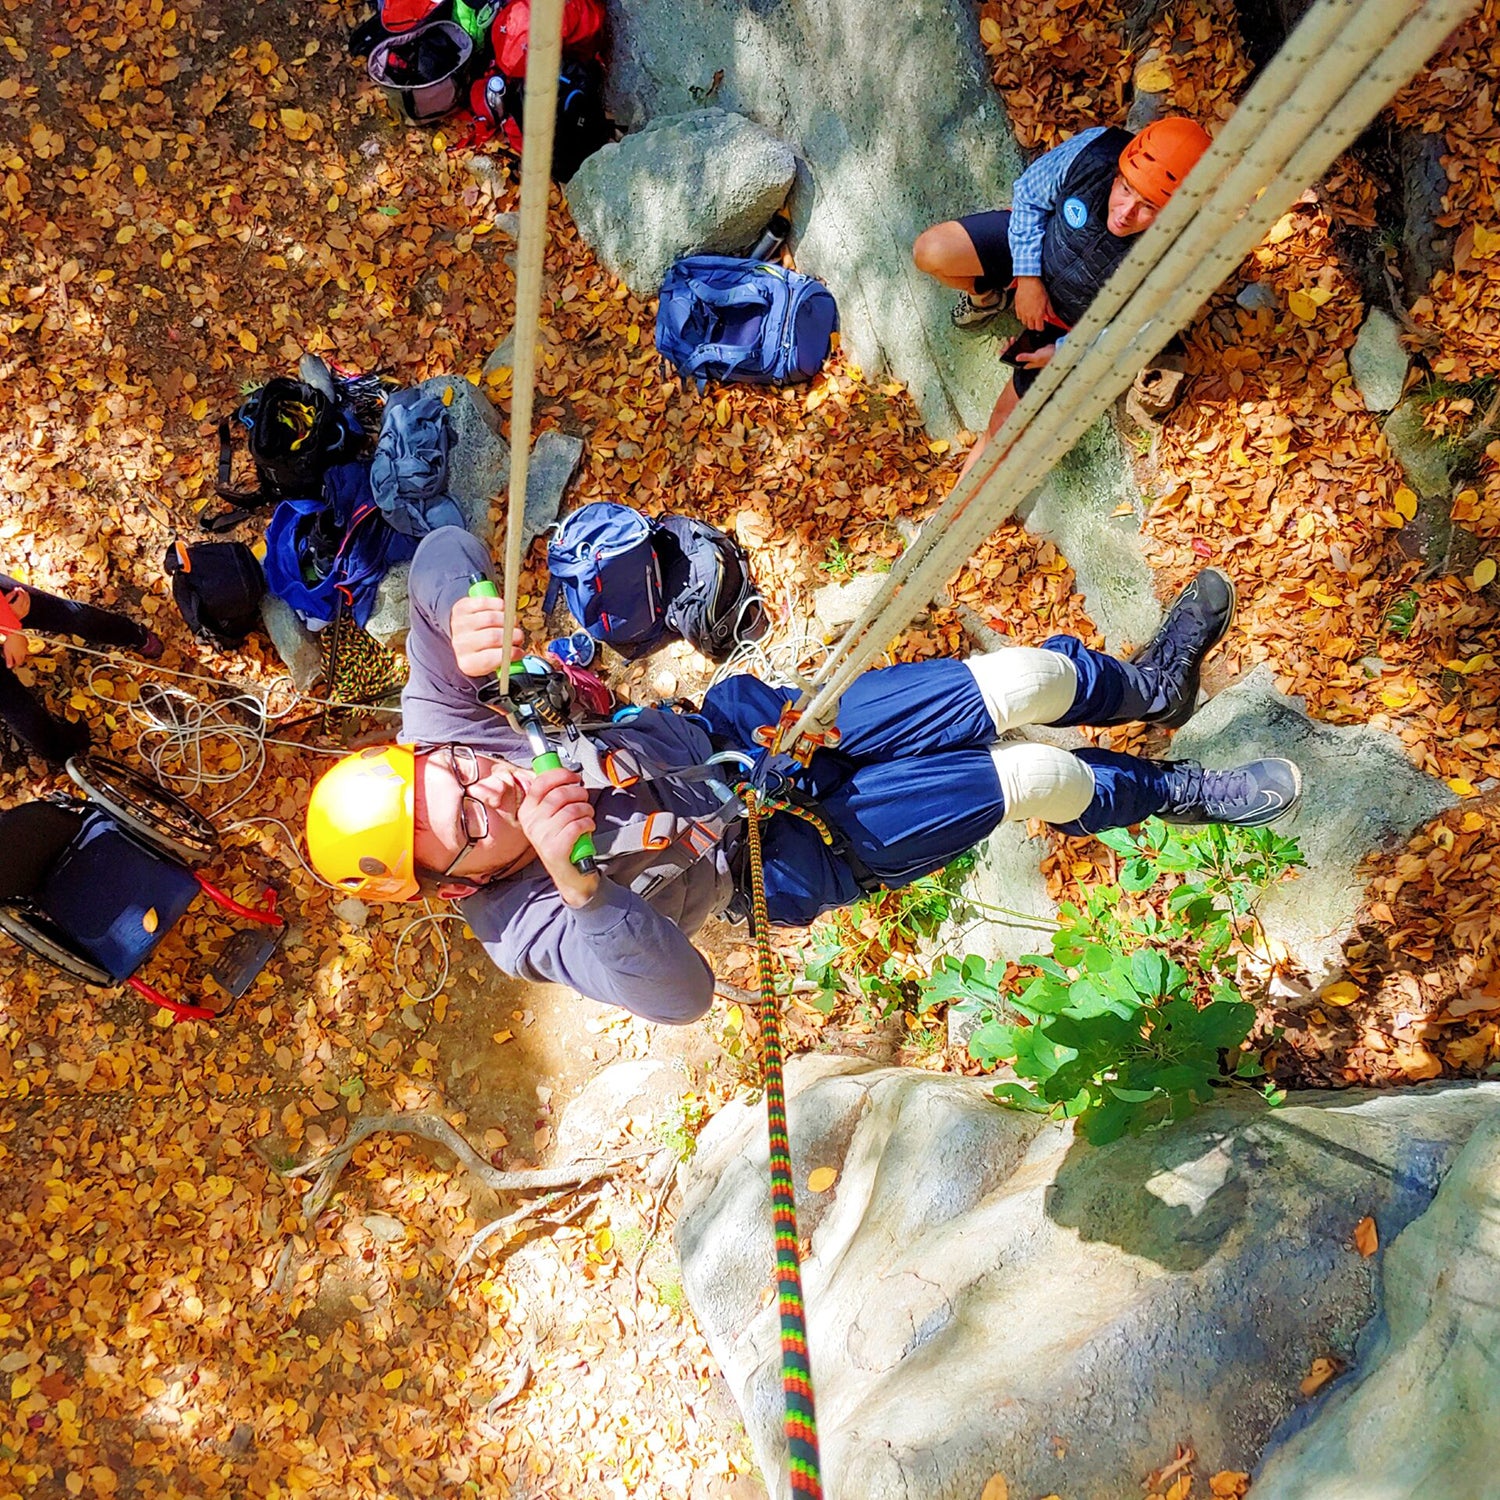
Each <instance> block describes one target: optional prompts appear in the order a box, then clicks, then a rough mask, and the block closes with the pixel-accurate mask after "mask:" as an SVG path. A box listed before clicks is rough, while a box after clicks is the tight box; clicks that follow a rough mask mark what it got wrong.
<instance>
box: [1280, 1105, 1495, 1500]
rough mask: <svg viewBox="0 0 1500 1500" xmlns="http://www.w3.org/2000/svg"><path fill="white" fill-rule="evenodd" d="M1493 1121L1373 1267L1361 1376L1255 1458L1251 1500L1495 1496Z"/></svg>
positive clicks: (1483, 1499)
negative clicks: (1373, 1299)
mask: <svg viewBox="0 0 1500 1500" xmlns="http://www.w3.org/2000/svg"><path fill="white" fill-rule="evenodd" d="M1497 1195H1500V1121H1497V1120H1495V1119H1493V1118H1491V1119H1488V1120H1486V1121H1485V1122H1484V1123H1483V1124H1481V1125H1480V1126H1479V1128H1478V1129H1476V1130H1475V1131H1474V1133H1473V1135H1471V1136H1470V1137H1469V1143H1468V1145H1466V1146H1465V1147H1464V1149H1463V1151H1462V1152H1461V1153H1460V1155H1459V1157H1458V1160H1457V1161H1456V1162H1454V1164H1453V1166H1452V1168H1451V1170H1450V1171H1449V1173H1448V1175H1447V1177H1445V1178H1444V1179H1443V1185H1442V1187H1441V1188H1439V1189H1438V1195H1437V1198H1436V1200H1435V1201H1434V1203H1433V1205H1432V1207H1431V1208H1429V1209H1428V1210H1427V1212H1426V1213H1425V1214H1423V1215H1422V1217H1421V1218H1420V1219H1418V1220H1417V1221H1416V1223H1414V1224H1411V1225H1409V1226H1408V1227H1407V1228H1406V1229H1405V1230H1403V1231H1402V1233H1401V1235H1400V1237H1399V1238H1398V1239H1397V1240H1396V1242H1395V1244H1393V1245H1392V1246H1391V1247H1390V1249H1389V1250H1388V1251H1387V1252H1386V1255H1385V1258H1384V1264H1383V1266H1382V1268H1381V1278H1380V1279H1381V1291H1382V1294H1383V1302H1384V1314H1385V1315H1384V1318H1383V1319H1382V1320H1381V1321H1380V1322H1379V1323H1378V1324H1376V1325H1375V1327H1374V1328H1373V1329H1372V1330H1371V1332H1372V1334H1373V1337H1372V1339H1371V1341H1370V1346H1369V1348H1368V1349H1367V1350H1366V1351H1365V1354H1364V1358H1363V1360H1362V1362H1361V1371H1360V1372H1359V1373H1358V1374H1356V1375H1355V1376H1354V1377H1353V1378H1351V1379H1348V1380H1345V1381H1344V1382H1342V1384H1341V1386H1340V1387H1339V1389H1337V1390H1335V1391H1334V1392H1333V1393H1332V1394H1331V1396H1330V1397H1329V1399H1328V1401H1327V1403H1326V1404H1325V1407H1324V1409H1323V1410H1322V1411H1320V1412H1319V1413H1318V1415H1317V1417H1316V1419H1315V1420H1314V1421H1313V1422H1312V1423H1311V1424H1310V1425H1309V1426H1307V1427H1306V1428H1304V1429H1303V1430H1302V1431H1301V1432H1299V1433H1297V1434H1296V1436H1294V1437H1293V1438H1291V1440H1290V1441H1289V1442H1287V1443H1286V1445H1285V1446H1284V1447H1282V1448H1281V1449H1279V1450H1278V1451H1276V1452H1275V1453H1273V1454H1272V1455H1271V1457H1270V1458H1269V1459H1268V1460H1267V1462H1266V1465H1265V1468H1264V1469H1263V1470H1262V1472H1261V1473H1260V1474H1258V1475H1257V1476H1256V1479H1255V1489H1254V1493H1255V1500H1371V1497H1372V1496H1376V1495H1379V1496H1381V1497H1382V1500H1418V1497H1420V1500H1493V1497H1494V1496H1496V1495H1500V1474H1497V1473H1496V1471H1495V1444H1496V1439H1497V1436H1500V1392H1497V1389H1496V1385H1495V1351H1496V1350H1497V1349H1500V1302H1497V1300H1496V1297H1495V1285H1496V1281H1497V1279H1500V1220H1497V1218H1496V1215H1495V1211H1494V1205H1495V1202H1496V1198H1497Z"/></svg>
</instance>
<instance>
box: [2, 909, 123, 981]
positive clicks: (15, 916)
mask: <svg viewBox="0 0 1500 1500" xmlns="http://www.w3.org/2000/svg"><path fill="white" fill-rule="evenodd" d="M0 932H3V933H4V934H5V935H6V936H7V937H9V938H14V939H15V941H16V942H18V943H19V944H20V945H21V946H22V947H23V948H24V949H25V950H26V951H27V952H28V953H31V954H34V955H35V956H36V957H37V958H40V959H43V960H44V961H45V962H47V963H49V964H52V965H53V966H54V967H55V968H59V969H61V970H62V971H63V973H64V974H71V975H72V976H73V978H74V979H81V980H83V982H84V983H85V984H97V985H102V986H103V987H104V988H106V989H108V988H110V987H111V986H113V984H114V982H115V981H114V980H113V979H112V978H111V977H110V975H109V974H107V973H106V972H105V971H104V970H103V969H101V968H99V967H98V965H97V964H91V963H90V962H89V961H88V960H87V959H86V958H79V956H78V955H77V954H76V953H73V952H71V951H70V950H69V949H67V948H64V947H63V946H62V944H61V943H58V942H54V941H53V940H52V939H51V938H50V937H48V936H47V934H46V933H45V932H43V931H42V930H41V929H40V928H38V927H34V926H33V925H32V923H31V920H30V918H28V917H26V916H25V915H24V914H23V913H21V912H19V911H17V910H16V909H15V907H13V906H0Z"/></svg>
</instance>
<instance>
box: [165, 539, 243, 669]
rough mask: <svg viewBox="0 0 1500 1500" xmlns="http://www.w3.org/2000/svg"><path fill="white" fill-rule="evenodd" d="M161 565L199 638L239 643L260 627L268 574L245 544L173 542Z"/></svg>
mask: <svg viewBox="0 0 1500 1500" xmlns="http://www.w3.org/2000/svg"><path fill="white" fill-rule="evenodd" d="M162 566H163V567H164V568H166V570H167V576H168V577H169V578H170V579H171V580H172V599H173V602H174V603H175V604H176V605H177V608H178V609H179V610H180V611H181V613H182V618H183V619H184V620H186V621H187V624H188V629H189V630H191V631H192V632H193V634H194V635H196V636H197V637H198V638H199V640H203V641H208V642H209V643H210V644H212V645H216V646H231V647H232V646H238V645H239V644H240V643H241V642H242V641H243V640H244V639H245V637H246V636H247V635H248V634H249V633H250V632H251V631H252V630H253V629H254V628H255V626H256V624H257V623H258V621H259V619H260V601H261V600H262V599H263V598H264V597H265V593H266V578H265V574H264V573H262V572H261V569H260V564H259V563H258V562H257V561H256V560H255V554H254V553H253V552H252V551H251V550H250V549H249V548H248V547H247V546H246V545H245V544H244V543H243V542H173V543H172V545H171V546H170V547H168V548H167V555H166V558H165V559H164V560H163V563H162Z"/></svg>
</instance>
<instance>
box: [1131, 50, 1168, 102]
mask: <svg viewBox="0 0 1500 1500" xmlns="http://www.w3.org/2000/svg"><path fill="white" fill-rule="evenodd" d="M1172 81H1173V80H1172V69H1171V68H1170V67H1169V66H1168V64H1167V60H1166V58H1164V57H1152V58H1148V59H1147V60H1146V61H1145V62H1143V63H1142V64H1141V65H1140V66H1139V67H1138V68H1137V69H1136V70H1135V88H1136V92H1137V93H1139V94H1165V93H1166V92H1167V90H1168V89H1170V88H1171V87H1172Z"/></svg>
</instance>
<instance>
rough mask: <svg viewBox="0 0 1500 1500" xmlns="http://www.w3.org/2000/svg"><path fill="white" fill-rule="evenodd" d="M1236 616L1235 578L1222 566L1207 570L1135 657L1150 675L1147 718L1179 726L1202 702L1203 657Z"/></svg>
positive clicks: (1178, 600) (1176, 600)
mask: <svg viewBox="0 0 1500 1500" xmlns="http://www.w3.org/2000/svg"><path fill="white" fill-rule="evenodd" d="M1233 620H1234V581H1233V580H1232V579H1231V578H1230V576H1229V575H1228V574H1227V573H1223V572H1220V571H1219V569H1218V568H1204V570H1203V571H1202V572H1201V573H1199V574H1198V576H1197V577H1196V578H1195V579H1193V581H1192V582H1191V583H1190V584H1188V586H1187V587H1186V588H1185V589H1183V591H1182V592H1181V593H1180V594H1179V595H1178V596H1177V598H1176V599H1175V600H1174V601H1173V603H1172V607H1171V609H1169V610H1168V611H1167V617H1166V619H1165V620H1163V621H1162V622H1161V629H1160V630H1158V631H1157V632H1156V634H1155V635H1154V636H1152V638H1151V639H1150V640H1149V641H1148V642H1147V643H1146V644H1145V645H1144V646H1142V647H1141V649H1140V650H1139V651H1137V652H1136V653H1135V655H1134V656H1132V657H1131V658H1130V660H1131V663H1132V664H1133V665H1134V666H1137V667H1139V668H1140V669H1141V670H1142V671H1143V672H1147V673H1149V674H1150V675H1151V678H1152V682H1151V687H1152V689H1153V691H1152V694H1151V712H1150V713H1149V714H1142V715H1141V718H1142V720H1144V721H1145V722H1146V723H1150V724H1160V725H1162V726H1163V727H1164V728H1167V729H1180V728H1181V727H1182V726H1183V725H1184V724H1186V723H1187V721H1188V720H1189V719H1191V718H1192V716H1193V709H1194V708H1195V707H1196V706H1197V702H1198V674H1199V672H1200V670H1201V669H1202V666H1203V658H1204V657H1205V656H1207V655H1208V653H1209V652H1210V651H1212V650H1213V648H1214V647H1215V646H1217V645H1218V644H1219V642H1220V641H1222V640H1223V639H1224V636H1225V634H1226V632H1227V631H1228V630H1229V627H1230V624H1231V623H1232V622H1233Z"/></svg>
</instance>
